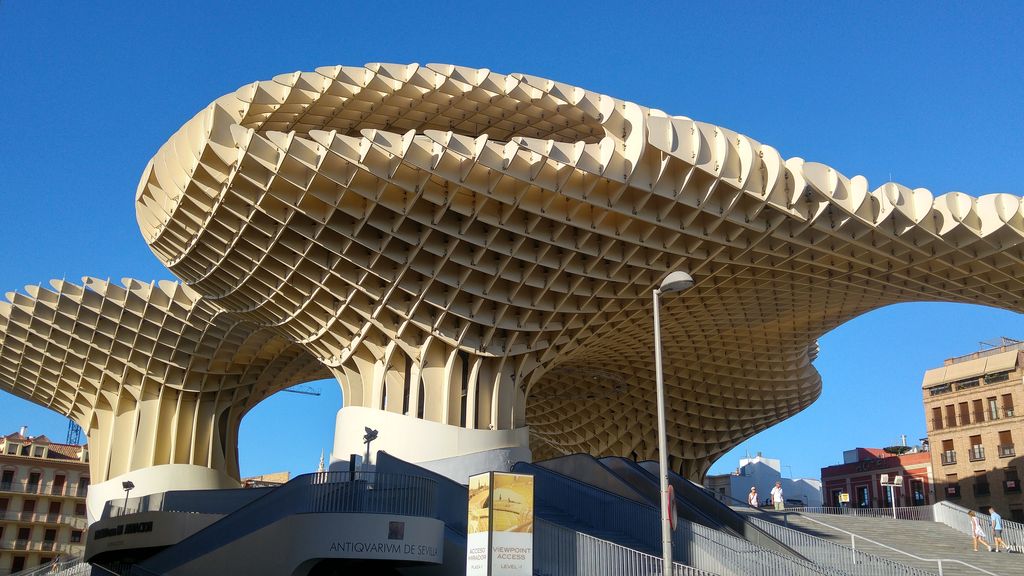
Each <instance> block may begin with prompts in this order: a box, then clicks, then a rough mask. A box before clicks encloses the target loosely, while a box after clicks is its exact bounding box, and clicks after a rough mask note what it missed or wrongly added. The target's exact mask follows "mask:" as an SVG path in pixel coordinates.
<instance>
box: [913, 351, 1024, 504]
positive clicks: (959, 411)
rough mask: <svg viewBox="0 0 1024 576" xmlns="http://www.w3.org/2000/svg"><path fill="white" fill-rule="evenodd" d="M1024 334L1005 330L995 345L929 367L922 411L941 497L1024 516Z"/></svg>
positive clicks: (926, 373)
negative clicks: (1018, 444) (1020, 452)
mask: <svg viewBox="0 0 1024 576" xmlns="http://www.w3.org/2000/svg"><path fill="white" fill-rule="evenodd" d="M1022 350H1024V342H1019V341H1016V340H1011V339H1009V338H1003V339H1002V340H1001V342H1000V345H998V346H995V347H993V348H991V349H988V350H985V351H982V352H976V353H974V354H968V355H966V356H959V357H956V358H949V359H948V360H946V361H945V362H944V363H943V365H942V366H940V367H938V368H933V369H931V370H928V371H927V372H925V374H924V382H923V384H922V389H923V390H922V392H923V394H924V412H925V420H926V421H927V427H928V441H929V443H930V444H931V454H932V470H934V474H935V484H936V499H937V500H950V501H952V502H956V503H957V504H960V505H961V506H966V507H967V508H973V509H975V510H983V511H985V512H987V511H988V510H987V508H988V507H989V506H995V507H996V510H998V511H999V512H1000V513H1002V514H1003V515H1004V516H1007V517H1012V518H1013V519H1014V520H1016V521H1018V522H1020V521H1024V496H1022V494H1021V485H1020V474H1021V459H1020V457H1018V456H1017V451H1016V448H1015V444H1014V442H1015V438H1016V439H1017V440H1020V439H1022V438H1024V430H1022V429H1021V423H1022V422H1024V418H1022V417H1021V415H1020V414H1019V413H1018V412H1017V411H1016V410H1014V406H1016V405H1017V404H1020V403H1022V402H1024V397H1022V396H1021V394H1022V393H1024V389H1022V383H1024V367H1022V362H1021V351H1022Z"/></svg>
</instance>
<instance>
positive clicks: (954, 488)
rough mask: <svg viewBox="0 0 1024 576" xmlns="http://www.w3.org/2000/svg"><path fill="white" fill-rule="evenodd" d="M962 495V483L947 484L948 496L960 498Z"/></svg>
mask: <svg viewBox="0 0 1024 576" xmlns="http://www.w3.org/2000/svg"><path fill="white" fill-rule="evenodd" d="M959 497H960V485H959V484H950V485H949V486H946V498H950V499H952V498H959Z"/></svg>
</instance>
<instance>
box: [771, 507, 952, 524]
mask: <svg viewBox="0 0 1024 576" xmlns="http://www.w3.org/2000/svg"><path fill="white" fill-rule="evenodd" d="M766 512H771V510H766ZM786 512H806V513H809V514H834V515H837V516H860V517H865V518H896V519H897V520H921V521H925V522H934V521H935V514H934V512H933V510H932V507H931V506H897V507H896V508H895V509H893V508H851V507H842V508H837V507H834V506H807V507H804V508H786Z"/></svg>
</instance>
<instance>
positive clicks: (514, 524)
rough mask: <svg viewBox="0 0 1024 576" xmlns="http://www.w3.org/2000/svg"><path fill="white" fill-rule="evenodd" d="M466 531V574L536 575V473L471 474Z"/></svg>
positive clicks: (487, 575)
mask: <svg viewBox="0 0 1024 576" xmlns="http://www.w3.org/2000/svg"><path fill="white" fill-rule="evenodd" d="M466 532H467V534H466V576H530V575H531V574H533V476H531V475H529V474H507V473H503V472H487V473H485V474H478V475H476V476H471V477H470V478H469V510H468V517H467V526H466Z"/></svg>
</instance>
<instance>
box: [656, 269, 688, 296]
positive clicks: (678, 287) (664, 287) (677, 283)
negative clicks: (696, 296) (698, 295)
mask: <svg viewBox="0 0 1024 576" xmlns="http://www.w3.org/2000/svg"><path fill="white" fill-rule="evenodd" d="M691 286H693V277H692V276H690V275H689V274H687V273H686V272H683V271H682V270H676V271H675V272H672V273H671V274H669V275H668V276H666V277H665V279H664V280H662V282H661V287H660V288H658V290H659V291H660V292H661V293H662V294H668V293H669V292H682V291H683V290H686V289H688V288H690V287H691Z"/></svg>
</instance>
